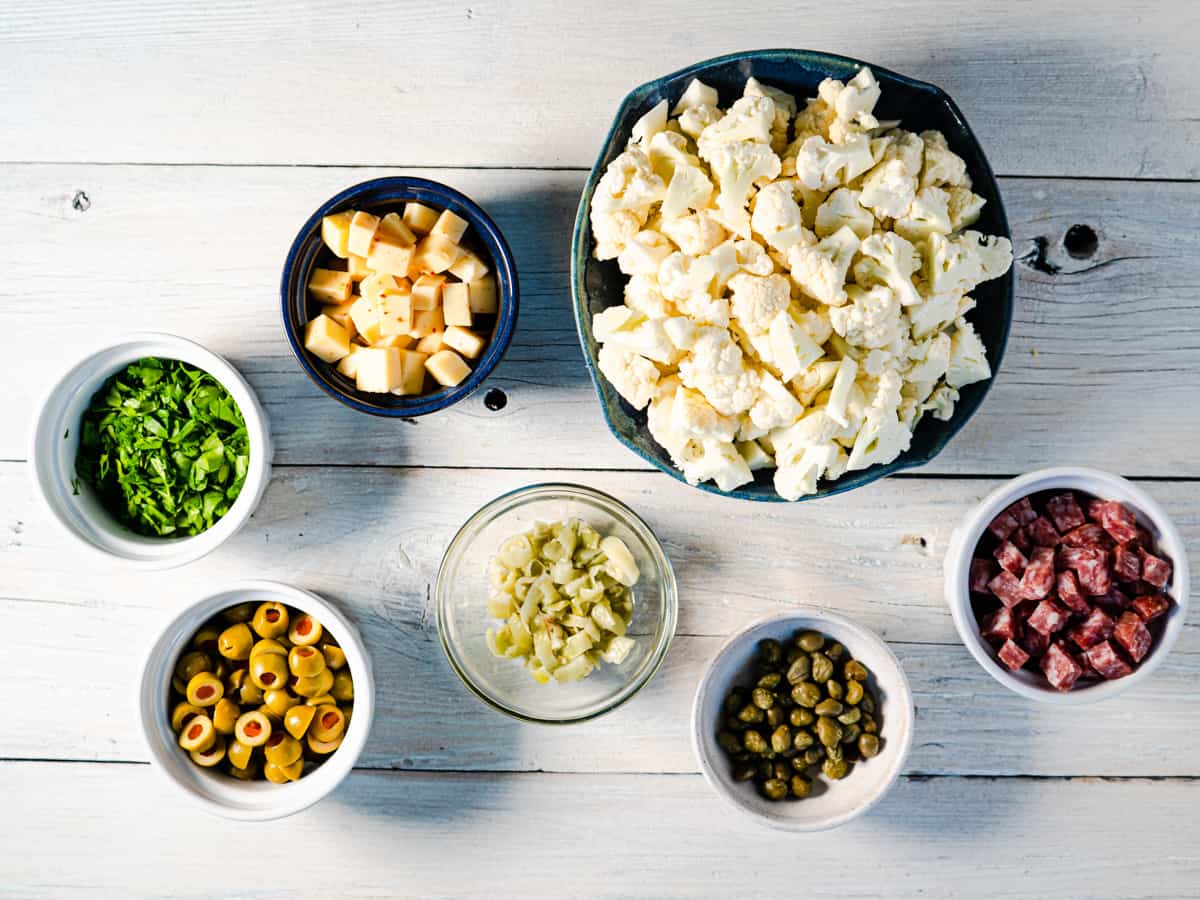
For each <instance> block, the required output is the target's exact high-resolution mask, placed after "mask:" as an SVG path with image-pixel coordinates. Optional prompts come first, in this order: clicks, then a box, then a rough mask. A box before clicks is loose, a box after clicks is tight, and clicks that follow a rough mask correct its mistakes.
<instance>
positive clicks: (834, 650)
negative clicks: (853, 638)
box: [825, 641, 846, 662]
mask: <svg viewBox="0 0 1200 900" xmlns="http://www.w3.org/2000/svg"><path fill="white" fill-rule="evenodd" d="M825 655H826V656H828V657H829V658H830V659H832V660H833V661H834V662H837V661H838V660H839V659H841V658H842V657H843V656H845V655H846V648H845V647H843V646H842V645H841V644H839V643H837V641H834V642H833V643H832V644H830V645H829V646H828V647H827V648H826V649H825Z"/></svg>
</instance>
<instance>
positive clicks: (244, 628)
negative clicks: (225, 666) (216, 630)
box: [217, 622, 254, 660]
mask: <svg viewBox="0 0 1200 900" xmlns="http://www.w3.org/2000/svg"><path fill="white" fill-rule="evenodd" d="M253 647H254V635H253V634H252V633H251V631H250V626H249V625H247V624H246V623H245V622H238V623H237V624H236V625H230V626H229V627H228V628H226V629H225V630H224V631H222V632H221V636H220V637H219V638H217V650H218V651H219V652H220V654H221V655H222V656H223V657H225V658H226V659H237V660H242V659H249V658H250V650H251V649H252V648H253Z"/></svg>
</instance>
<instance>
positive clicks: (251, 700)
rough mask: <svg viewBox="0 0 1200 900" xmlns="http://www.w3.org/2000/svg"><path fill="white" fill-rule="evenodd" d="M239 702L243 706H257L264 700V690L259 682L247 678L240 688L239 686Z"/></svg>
mask: <svg viewBox="0 0 1200 900" xmlns="http://www.w3.org/2000/svg"><path fill="white" fill-rule="evenodd" d="M236 699H237V701H238V703H241V704H242V705H243V706H257V705H258V704H260V703H262V701H263V692H262V688H260V687H259V686H258V685H257V684H255V683H254V682H253V681H251V680H250V679H247V680H246V681H245V682H244V683H243V684H242V686H241V687H240V688H238V692H237V697H236Z"/></svg>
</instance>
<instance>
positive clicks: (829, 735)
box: [817, 716, 842, 747]
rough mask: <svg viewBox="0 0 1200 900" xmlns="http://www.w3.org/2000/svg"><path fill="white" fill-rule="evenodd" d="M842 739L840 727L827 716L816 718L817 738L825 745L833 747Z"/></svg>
mask: <svg viewBox="0 0 1200 900" xmlns="http://www.w3.org/2000/svg"><path fill="white" fill-rule="evenodd" d="M841 739H842V727H841V726H840V725H838V723H837V722H835V721H834V720H833V719H831V718H829V717H828V716H821V717H820V718H819V719H817V740H819V741H820V742H821V743H822V744H824V745H825V746H826V747H833V746H835V745H836V744H837V742H838V741H840V740H841Z"/></svg>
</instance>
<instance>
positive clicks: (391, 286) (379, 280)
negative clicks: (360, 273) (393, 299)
mask: <svg viewBox="0 0 1200 900" xmlns="http://www.w3.org/2000/svg"><path fill="white" fill-rule="evenodd" d="M359 291H360V292H361V293H362V295H363V296H364V297H366V298H367V300H369V301H370V302H371V303H372V304H373V305H375V306H378V305H379V304H380V302H381V301H382V300H383V296H384V294H399V293H402V292H401V290H400V284H399V282H397V281H396V279H395V277H394V276H392V275H388V274H387V273H385V272H372V273H371V274H370V275H368V276H367V277H366V278H364V279H363V281H362V284H361V285H360V286H359Z"/></svg>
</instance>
